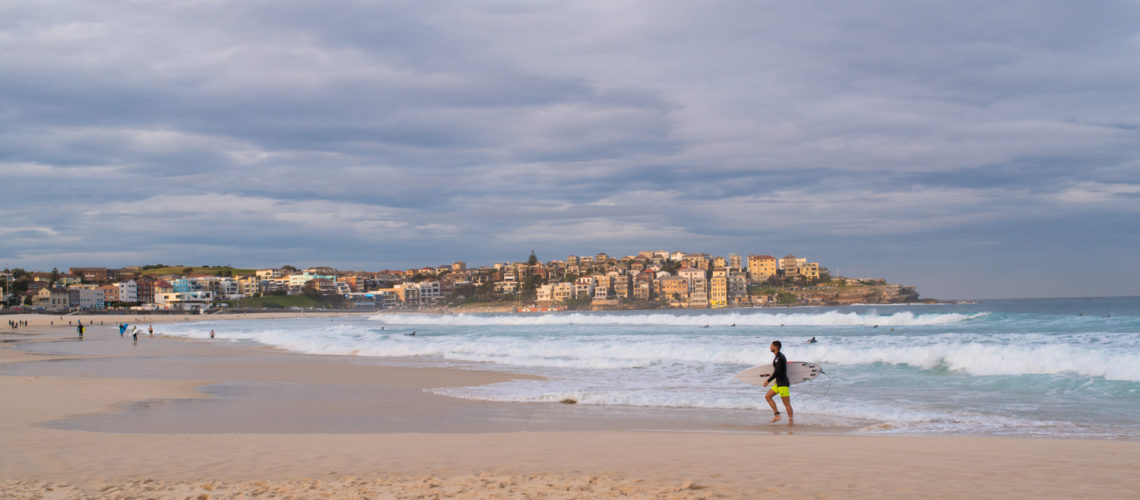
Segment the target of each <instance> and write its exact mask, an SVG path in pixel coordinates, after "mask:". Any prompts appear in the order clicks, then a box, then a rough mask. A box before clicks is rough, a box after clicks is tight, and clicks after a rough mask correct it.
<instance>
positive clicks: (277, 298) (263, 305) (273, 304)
mask: <svg viewBox="0 0 1140 500" xmlns="http://www.w3.org/2000/svg"><path fill="white" fill-rule="evenodd" d="M230 303H231V304H232V305H233V307H237V308H241V309H286V308H289V307H320V306H323V305H325V304H323V303H321V302H320V301H317V300H314V299H312V298H310V297H308V296H305V295H269V296H265V297H247V298H244V299H238V300H234V301H230Z"/></svg>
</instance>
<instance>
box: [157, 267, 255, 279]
mask: <svg viewBox="0 0 1140 500" xmlns="http://www.w3.org/2000/svg"><path fill="white" fill-rule="evenodd" d="M187 269H189V270H190V271H187ZM227 271H228V273H229V275H231V276H234V277H237V276H245V275H254V274H257V269H239V268H236V267H229V266H166V267H155V268H151V269H144V270H143V271H142V274H143V275H144V276H163V275H166V274H176V275H181V276H185V275H188V274H211V275H214V276H220V275H222V274H225V273H226V272H227Z"/></svg>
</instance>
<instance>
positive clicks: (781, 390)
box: [772, 385, 791, 398]
mask: <svg viewBox="0 0 1140 500" xmlns="http://www.w3.org/2000/svg"><path fill="white" fill-rule="evenodd" d="M772 390H773V391H775V392H776V394H779V395H780V397H782V398H787V397H791V396H789V393H788V386H786V385H785V386H783V387H781V386H778V385H774V386H772Z"/></svg>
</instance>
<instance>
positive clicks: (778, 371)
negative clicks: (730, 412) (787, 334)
mask: <svg viewBox="0 0 1140 500" xmlns="http://www.w3.org/2000/svg"><path fill="white" fill-rule="evenodd" d="M781 347H782V344H780V341H779V340H773V341H772V345H770V346H768V349H769V350H771V351H772V354H775V355H776V357H775V358H773V359H772V375H770V376H769V377H768V380H767V381H765V382H764V387H768V384H769V383H771V382H772V381H775V382H776V384H775V385H773V386H772V388H771V389H768V394H766V395H764V399H766V400H768V406H771V407H772V413H774V414H775V415H773V416H772V420H769V421H768V422H769V423H776V422H779V421H780V418H781V417H780V410H778V409H777V408H776V401H774V400H773V399H772V397H773V396H775V395H776V394H779V395H780V399H782V400H784V411H786V412H788V425H792V397H791V395H790V394H789V393H788V386H790V385H791V384H790V383H789V382H788V358H785V357H784V353H782V352H780V348H781Z"/></svg>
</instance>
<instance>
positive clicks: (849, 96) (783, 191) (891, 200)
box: [0, 1, 1140, 296]
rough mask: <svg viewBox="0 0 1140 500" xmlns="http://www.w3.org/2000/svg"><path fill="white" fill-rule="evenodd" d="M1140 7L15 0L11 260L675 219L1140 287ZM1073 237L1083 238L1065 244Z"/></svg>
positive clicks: (408, 239)
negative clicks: (1013, 264)
mask: <svg viewBox="0 0 1140 500" xmlns="http://www.w3.org/2000/svg"><path fill="white" fill-rule="evenodd" d="M1136 26H1140V8H1138V7H1137V6H1136V5H1135V4H1134V3H1129V2H1097V3H1095V4H1088V5H1084V4H1081V5H1076V4H1072V3H1068V2H1003V3H1000V4H993V3H992V2H955V3H928V2H919V3H914V2H870V3H861V4H859V5H854V4H850V5H848V4H838V5H837V4H834V3H826V4H825V3H812V2H808V3H798V4H795V5H791V4H784V3H779V2H764V3H755V2H739V1H717V2H705V3H701V4H684V3H680V4H677V3H666V4H662V3H660V2H637V1H630V2H617V3H607V4H572V3H571V4H567V3H564V2H562V3H560V2H511V1H488V2H452V3H444V4H424V3H417V2H385V3H379V4H377V3H374V2H349V1H345V2H336V3H335V5H330V4H328V3H321V2H309V1H284V2H277V1H274V2H269V1H248V2H236V3H235V2H210V1H200V2H180V3H176V4H164V3H145V2H144V3H137V2H106V3H100V4H98V5H95V4H69V5H56V4H41V3H38V2H21V1H17V2H8V3H5V4H4V5H2V6H0V50H2V51H3V52H4V53H5V54H6V56H5V57H4V58H0V183H2V184H3V185H4V186H8V187H9V189H8V190H7V191H8V192H7V193H5V194H4V195H3V202H2V204H0V217H2V219H0V259H3V261H4V262H5V263H8V264H9V265H22V266H25V267H51V266H66V265H81V264H108V265H124V264H131V263H142V262H148V261H159V260H161V261H166V262H176V261H181V260H189V261H190V262H189V263H204V262H216V261H225V262H227V263H232V264H238V265H262V264H283V263H300V262H313V263H318V262H328V263H332V264H336V265H342V266H347V267H364V268H379V267H400V266H411V265H425V264H435V263H439V262H446V261H450V260H453V259H459V258H463V259H466V260H468V261H470V262H473V263H489V262H492V261H495V260H504V259H517V258H522V257H525V253H526V252H529V250H530V249H536V250H538V251H540V252H541V253H543V254H544V255H543V257H544V258H552V257H560V256H562V254H563V253H571V252H575V253H585V252H593V251H597V250H606V251H609V252H611V253H616V254H622V253H631V252H634V251H636V250H638V249H642V248H646V247H653V248H685V249H691V250H705V251H710V252H716V253H728V252H730V251H735V252H738V253H752V252H763V253H787V252H795V253H801V254H808V255H813V256H819V258H820V259H824V258H825V257H826V258H827V259H830V260H829V261H825V264H829V263H830V265H832V267H834V268H836V269H837V270H839V271H841V272H842V271H843V270H845V269H846V270H850V271H851V272H863V273H865V274H879V275H884V276H886V277H888V278H890V279H892V280H896V281H909V282H912V283H914V284H917V285H919V286H920V289H921V290H923V291H924V292H926V293H927V294H933V295H944V296H966V295H971V294H975V293H980V292H975V290H973V289H972V288H971V287H973V286H974V285H973V284H971V285H969V286H967V284H966V282H965V281H964V280H961V279H959V278H958V277H960V276H963V275H969V274H970V273H976V274H977V275H978V276H980V277H982V278H978V279H980V280H981V281H982V282H985V283H988V286H989V287H990V288H989V289H993V290H1000V292H999V294H1001V295H1017V294H1073V293H1077V294H1087V293H1140V289H1137V288H1136V287H1135V285H1119V284H1111V283H1108V281H1109V280H1108V279H1107V278H1105V277H1106V276H1111V277H1113V278H1112V280H1116V281H1114V282H1117V281H1118V282H1131V283H1138V282H1140V268H1138V267H1136V264H1134V263H1128V262H1126V263H1121V262H1114V261H1113V259H1117V258H1118V257H1119V256H1120V255H1121V253H1120V252H1121V249H1122V248H1134V247H1133V246H1131V245H1134V244H1135V243H1136V242H1135V240H1134V239H1133V238H1131V237H1129V236H1127V235H1128V234H1133V233H1140V231H1138V230H1140V227H1137V220H1140V218H1137V217H1136V215H1137V211H1138V204H1137V199H1138V198H1140V194H1138V192H1137V190H1138V188H1137V186H1140V168H1138V165H1137V163H1136V160H1135V158H1138V157H1140V119H1138V118H1137V117H1138V116H1140V104H1138V103H1140V95H1138V94H1140V85H1138V84H1140V67H1138V66H1136V65H1135V61H1136V60H1137V59H1138V57H1137V56H1140V54H1138V52H1140V45H1138V44H1137V40H1138V39H1140V33H1138V29H1137V28H1136ZM1050 223H1052V224H1053V225H1052V226H1050ZM1025 228H1034V229H1035V230H1039V231H1045V232H1048V233H1050V234H1049V236H1048V238H1044V239H1043V237H1042V236H1041V235H1040V234H1036V233H1027V232H1026V231H1025ZM1090 231H1092V232H1093V233H1095V234H1096V238H1095V239H1092V238H1088V237H1086V234H1087V233H1088V232H1090ZM1052 233H1055V234H1052ZM1073 240H1080V241H1083V242H1085V243H1084V244H1083V246H1082V247H1081V248H1080V249H1079V251H1080V252H1082V261H1083V262H1085V263H1086V264H1087V265H1086V266H1083V267H1082V269H1081V270H1080V271H1079V272H1078V271H1075V270H1065V271H1057V270H1056V264H1055V263H1056V262H1058V261H1062V260H1066V259H1071V258H1072V255H1071V254H1070V253H1071V252H1072V251H1074V250H1077V249H1074V248H1073V246H1072V244H1071V243H1069V242H1071V241H1073ZM963 254H969V255H972V256H976V258H975V259H974V260H972V261H971V262H974V263H975V264H973V265H975V266H977V267H976V269H975V268H973V267H971V268H970V269H971V271H970V272H963V270H962V269H961V266H962V265H963V264H962V262H963V261H962V260H961V257H960V256H961V255H963ZM1013 256H1020V258H1021V259H1023V261H1025V262H1030V261H1032V262H1036V263H1037V264H1035V265H1036V266H1037V267H1032V266H1029V267H1027V268H1026V269H1027V270H1023V271H1021V274H1020V275H1017V276H1014V275H1012V274H1011V275H1004V274H1003V271H1001V269H1006V270H1008V269H1009V268H1010V265H1009V262H1010V260H1009V259H1013V258H1014V257H1013ZM1132 260H1134V259H1132ZM196 261H203V262H196ZM938 269H943V271H941V272H938V271H932V270H938ZM1035 272H1036V273H1053V275H1054V276H1057V278H1056V279H1054V280H1053V281H1051V282H1050V283H1059V284H1048V283H1046V284H1048V285H1049V286H1044V285H1042V283H1041V282H1040V280H1036V281H1034V280H1033V279H1030V278H1029V277H1030V276H1032V275H1033V273H1035ZM1122 278H1124V279H1122ZM987 280H988V281H987ZM1019 282H1021V283H1032V284H1031V285H1025V286H1023V287H1021V288H1019V285H1018V284H1017V283H1019ZM970 283H976V282H970ZM1074 287H1075V288H1074Z"/></svg>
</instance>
